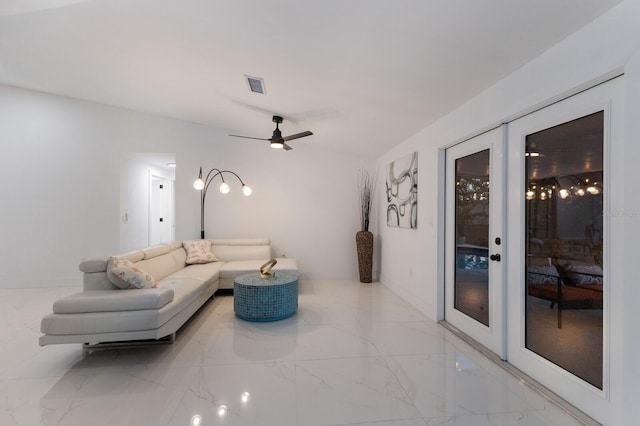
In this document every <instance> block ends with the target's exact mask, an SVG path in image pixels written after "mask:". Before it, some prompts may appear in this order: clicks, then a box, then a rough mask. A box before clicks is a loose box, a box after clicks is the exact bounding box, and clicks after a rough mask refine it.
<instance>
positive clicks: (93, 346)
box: [82, 333, 176, 352]
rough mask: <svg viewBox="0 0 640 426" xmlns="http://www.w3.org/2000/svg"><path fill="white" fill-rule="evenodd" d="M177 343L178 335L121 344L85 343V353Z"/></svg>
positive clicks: (83, 348)
mask: <svg viewBox="0 0 640 426" xmlns="http://www.w3.org/2000/svg"><path fill="white" fill-rule="evenodd" d="M175 341H176V333H171V334H169V335H168V336H165V337H163V338H161V339H148V340H129V341H121V342H102V343H83V344H82V350H83V351H84V352H91V351H99V350H106V349H131V348H141V347H148V346H162V345H172V344H173V343H174V342H175Z"/></svg>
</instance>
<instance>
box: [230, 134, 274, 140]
mask: <svg viewBox="0 0 640 426" xmlns="http://www.w3.org/2000/svg"><path fill="white" fill-rule="evenodd" d="M229 136H233V137H234V138H245V139H255V140H258V141H270V140H271V139H265V138H253V137H251V136H242V135H229Z"/></svg>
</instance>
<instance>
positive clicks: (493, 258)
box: [489, 253, 500, 262]
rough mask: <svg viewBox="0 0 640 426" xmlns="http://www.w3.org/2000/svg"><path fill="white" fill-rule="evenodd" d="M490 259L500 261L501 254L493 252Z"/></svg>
mask: <svg viewBox="0 0 640 426" xmlns="http://www.w3.org/2000/svg"><path fill="white" fill-rule="evenodd" d="M489 259H491V260H494V261H496V262H500V255H499V254H497V253H496V254H492V255H491V256H489Z"/></svg>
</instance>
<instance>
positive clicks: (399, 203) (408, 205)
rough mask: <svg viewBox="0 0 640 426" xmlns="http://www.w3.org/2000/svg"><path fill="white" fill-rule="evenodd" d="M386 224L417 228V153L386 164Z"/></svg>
mask: <svg viewBox="0 0 640 426" xmlns="http://www.w3.org/2000/svg"><path fill="white" fill-rule="evenodd" d="M385 183H386V190H387V226H391V227H394V228H410V229H417V228H418V153H417V152H414V153H412V154H409V155H407V156H406V157H403V158H401V159H399V160H396V161H394V162H393V163H390V164H389V165H388V166H387V174H386V178H385Z"/></svg>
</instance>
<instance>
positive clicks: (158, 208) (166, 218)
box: [149, 175, 174, 245]
mask: <svg viewBox="0 0 640 426" xmlns="http://www.w3.org/2000/svg"><path fill="white" fill-rule="evenodd" d="M173 212H174V203H173V181H172V180H171V179H166V178H163V177H159V176H154V175H151V178H150V191H149V245H157V244H161V243H166V242H169V241H172V240H173V234H174V219H173V216H174V213H173Z"/></svg>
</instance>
